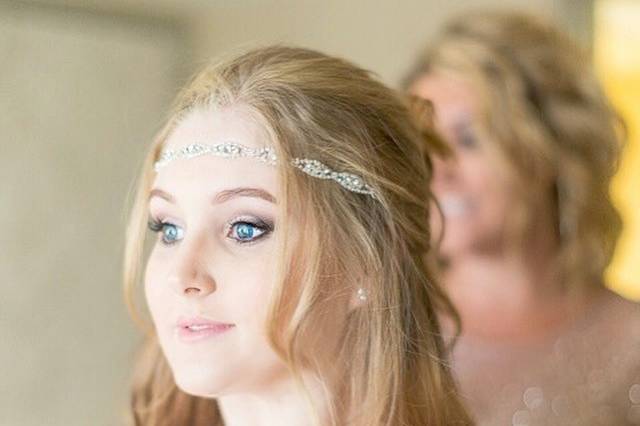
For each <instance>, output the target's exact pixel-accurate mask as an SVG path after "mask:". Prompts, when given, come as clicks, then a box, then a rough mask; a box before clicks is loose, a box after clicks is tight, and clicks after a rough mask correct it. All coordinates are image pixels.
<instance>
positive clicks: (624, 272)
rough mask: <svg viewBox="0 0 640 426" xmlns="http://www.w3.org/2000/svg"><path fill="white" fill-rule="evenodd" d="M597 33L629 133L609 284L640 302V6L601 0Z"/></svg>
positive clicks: (605, 74)
mask: <svg viewBox="0 0 640 426" xmlns="http://www.w3.org/2000/svg"><path fill="white" fill-rule="evenodd" d="M594 34H595V40H594V55H595V64H596V68H597V72H598V74H599V76H600V79H601V81H602V83H603V84H604V87H605V90H606V92H607V94H608V95H609V97H610V99H611V100H612V102H613V104H614V105H615V107H616V108H617V109H618V111H619V112H620V113H621V114H622V116H623V117H624V119H625V121H626V123H627V125H628V130H629V140H628V145H627V146H626V147H625V151H624V156H623V158H622V163H621V165H620V170H619V172H618V174H617V176H616V178H615V179H614V182H613V185H612V188H611V190H612V195H613V199H614V202H615V204H616V207H617V208H618V210H619V211H620V213H621V214H622V218H623V220H624V230H623V234H622V237H621V239H620V241H619V244H618V247H617V250H616V254H615V257H614V259H613V262H612V263H611V265H610V266H609V269H608V270H607V274H606V279H607V282H608V284H609V285H610V287H611V288H612V289H613V290H615V291H617V292H618V293H620V294H622V295H623V296H626V297H628V298H631V299H635V300H640V1H638V0H598V1H596V4H595V31H594Z"/></svg>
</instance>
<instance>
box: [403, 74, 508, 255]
mask: <svg viewBox="0 0 640 426" xmlns="http://www.w3.org/2000/svg"><path fill="white" fill-rule="evenodd" d="M412 89H413V90H412V91H413V93H414V94H416V95H418V96H420V97H423V98H425V99H429V100H431V101H432V102H433V104H434V107H435V112H436V127H437V128H438V131H439V132H440V134H441V135H442V136H443V137H444V139H445V140H446V141H447V142H448V144H449V146H450V147H451V148H452V150H453V154H454V155H453V158H451V159H449V160H442V159H439V158H437V157H434V171H435V174H434V180H433V191H434V193H435V195H436V197H437V199H438V201H439V202H440V205H441V207H442V210H443V213H444V218H445V235H444V240H443V241H442V246H441V251H442V254H443V255H445V256H447V257H455V256H457V255H460V254H462V253H464V252H468V251H473V250H491V249H494V248H495V247H496V246H497V245H499V244H500V241H501V238H502V236H503V232H504V223H505V221H506V218H507V215H508V207H509V205H510V200H512V198H513V195H512V194H511V191H510V190H509V188H508V186H509V185H507V184H506V183H505V180H504V178H502V177H501V176H500V173H499V172H498V166H497V164H496V161H495V159H494V158H493V157H492V156H491V154H490V153H489V152H488V149H487V147H488V144H489V143H491V142H492V141H489V140H484V139H481V138H480V137H479V136H478V134H477V132H476V131H475V130H474V129H477V128H478V124H477V123H478V112H477V105H478V102H477V98H476V94H475V92H474V90H473V87H472V86H471V85H470V83H469V82H467V81H464V80H461V79H457V78H454V77H449V76H444V75H442V74H429V75H426V76H424V77H422V78H421V79H420V80H418V81H417V82H416V84H414V86H413V88H412ZM431 217H432V218H433V220H434V222H433V223H432V226H433V227H434V228H435V232H434V234H437V230H438V228H439V227H440V225H439V224H438V223H437V222H438V221H439V217H438V215H435V214H433V215H431Z"/></svg>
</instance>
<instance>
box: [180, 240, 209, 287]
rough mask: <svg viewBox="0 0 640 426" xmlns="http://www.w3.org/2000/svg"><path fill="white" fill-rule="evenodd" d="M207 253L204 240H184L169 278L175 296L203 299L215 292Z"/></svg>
mask: <svg viewBox="0 0 640 426" xmlns="http://www.w3.org/2000/svg"><path fill="white" fill-rule="evenodd" d="M208 255H209V253H208V251H207V249H206V246H205V243H204V240H203V241H201V242H199V243H198V242H195V243H194V242H193V241H192V242H190V243H188V242H187V241H186V240H184V241H183V242H182V244H181V247H180V248H179V250H178V253H177V254H176V256H177V259H176V264H175V269H174V273H173V274H172V275H170V276H169V281H170V285H171V286H172V288H173V290H174V291H175V292H176V294H178V295H180V296H185V297H205V296H208V295H209V294H211V293H213V292H214V291H215V290H216V281H215V279H214V278H213V276H212V274H211V272H210V268H209V265H208V262H207V258H208Z"/></svg>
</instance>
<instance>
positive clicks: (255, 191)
mask: <svg viewBox="0 0 640 426" xmlns="http://www.w3.org/2000/svg"><path fill="white" fill-rule="evenodd" d="M153 197H159V198H162V199H163V200H166V201H168V202H170V203H175V198H174V197H173V196H172V195H171V194H169V193H168V192H165V191H163V190H162V189H160V188H153V189H152V190H151V191H150V192H149V199H151V198H153ZM238 197H252V198H260V199H262V200H265V201H268V202H270V203H273V204H276V197H274V196H273V195H271V193H269V192H268V191H265V190H264V189H261V188H249V187H239V188H232V189H225V190H224V191H220V192H218V193H217V194H216V195H215V196H214V197H213V200H212V202H213V204H221V203H225V202H227V201H229V200H231V199H233V198H238Z"/></svg>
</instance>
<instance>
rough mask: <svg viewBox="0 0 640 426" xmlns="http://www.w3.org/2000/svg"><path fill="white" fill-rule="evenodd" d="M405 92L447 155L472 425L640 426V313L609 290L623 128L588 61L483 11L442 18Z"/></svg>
mask: <svg viewBox="0 0 640 426" xmlns="http://www.w3.org/2000/svg"><path fill="white" fill-rule="evenodd" d="M405 88H406V89H407V90H409V91H410V92H412V93H413V94H415V95H418V96H420V97H423V98H426V99H429V100H431V101H432V102H433V103H434V105H435V112H436V122H437V127H438V130H439V131H440V132H441V134H442V135H443V136H444V138H445V139H446V141H447V142H448V143H449V147H450V151H452V152H451V153H450V154H451V155H442V156H441V157H440V159H439V160H438V161H436V163H435V178H434V182H433V191H434V193H435V195H436V197H437V199H438V201H439V205H440V208H441V211H442V215H441V216H440V217H441V218H442V219H443V222H444V234H443V238H442V240H441V241H440V256H441V258H440V259H439V263H440V264H441V265H442V278H443V280H444V283H445V286H446V290H447V291H448V293H449V295H450V297H451V298H452V300H453V302H454V305H455V306H456V307H457V308H458V310H459V311H460V314H461V317H462V326H463V334H462V336H461V338H460V340H459V344H458V346H457V347H456V349H455V351H454V353H455V356H454V358H455V362H454V367H455V371H456V373H457V376H458V379H459V381H460V383H461V387H462V391H463V394H464V395H465V396H466V397H467V398H468V401H469V404H470V407H471V409H472V412H473V414H474V415H475V416H476V419H477V420H478V422H479V424H484V425H506V424H514V425H525V424H531V425H534V424H535V425H537V424H553V425H556V424H557V425H574V424H576V425H592V424H603V425H613V424H615V425H623V424H627V423H629V424H634V421H638V422H640V416H639V407H638V406H636V405H635V404H638V403H640V385H638V384H635V382H639V381H640V376H639V375H638V373H639V369H638V366H639V362H638V361H639V360H640V346H639V343H640V312H639V311H638V306H637V305H636V304H635V303H632V302H630V301H627V300H625V299H623V298H621V297H619V296H617V295H616V294H614V293H613V292H612V291H610V290H609V289H607V288H606V286H605V283H604V281H603V272H604V270H605V267H606V266H607V264H608V263H609V261H610V259H611V256H612V253H613V250H614V247H615V243H616V239H617V237H618V233H619V231H620V227H621V225H620V219H619V217H618V214H617V213H616V211H615V209H614V207H613V205H612V203H611V200H610V198H609V183H610V180H611V177H612V176H613V174H614V172H615V170H616V164H617V161H618V156H619V152H620V149H621V143H622V141H621V137H622V135H623V129H622V126H621V125H620V124H621V123H620V122H619V121H618V119H617V117H616V114H615V113H614V112H613V110H612V108H611V106H610V105H609V103H608V102H607V99H606V98H605V96H604V95H603V93H602V90H601V88H600V85H599V84H598V82H597V80H596V78H595V77H594V74H593V71H592V67H591V64H590V61H589V59H588V56H587V55H586V54H585V53H584V52H583V51H582V50H581V49H579V48H578V47H577V46H576V45H575V44H574V43H573V42H572V41H571V40H569V39H568V38H567V37H566V36H565V35H563V34H562V33H561V32H559V31H558V30H557V29H555V28H553V27H552V26H551V25H549V24H547V23H545V22H544V21H541V20H538V19H536V18H533V17H530V16H526V15H519V14H507V13H480V14H475V15H469V16H466V17H462V18H460V19H457V20H454V21H452V22H450V23H449V24H448V26H446V27H445V29H444V31H443V32H442V33H441V34H439V35H438V37H437V38H436V39H435V41H434V42H433V43H432V44H431V45H430V47H428V49H426V51H425V52H424V54H422V55H421V56H420V58H419V59H418V61H417V63H416V64H415V66H414V67H413V69H412V70H411V71H410V72H409V73H408V75H407V78H406V80H405ZM438 218H439V216H438V215H435V214H432V215H431V220H432V222H433V225H434V226H437V227H439V228H442V225H443V223H438V221H437V219H438ZM434 234H437V232H434Z"/></svg>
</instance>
